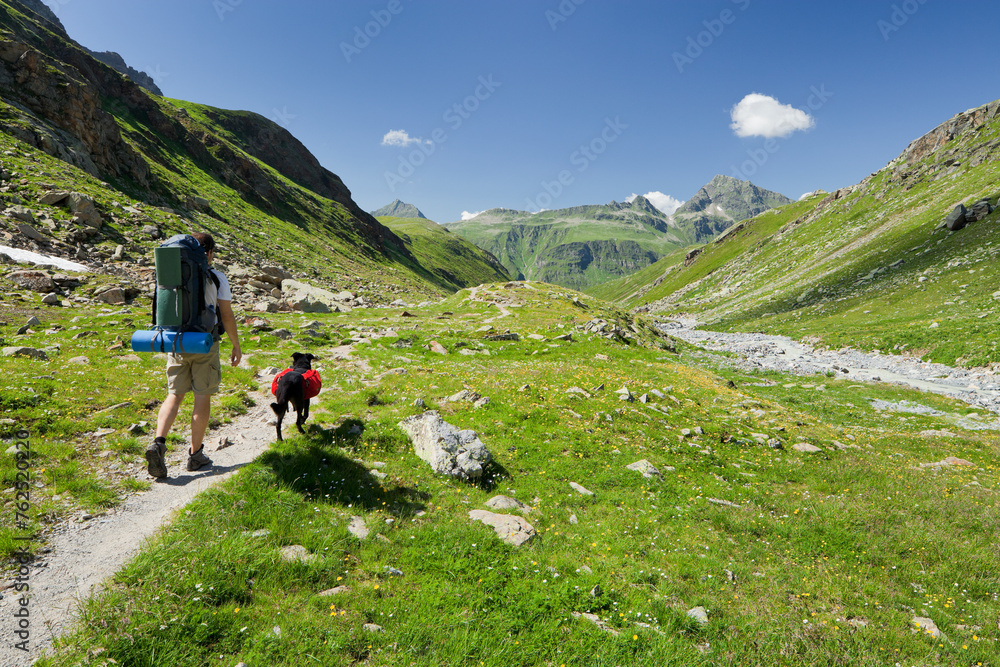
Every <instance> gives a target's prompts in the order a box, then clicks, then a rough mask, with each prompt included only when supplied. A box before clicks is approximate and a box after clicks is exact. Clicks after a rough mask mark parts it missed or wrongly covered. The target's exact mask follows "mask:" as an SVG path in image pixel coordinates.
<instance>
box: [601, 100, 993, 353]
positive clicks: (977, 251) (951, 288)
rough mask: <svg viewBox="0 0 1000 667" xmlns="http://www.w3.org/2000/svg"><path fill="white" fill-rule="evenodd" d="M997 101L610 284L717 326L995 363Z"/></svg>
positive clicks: (631, 299) (625, 295) (612, 290)
mask: <svg viewBox="0 0 1000 667" xmlns="http://www.w3.org/2000/svg"><path fill="white" fill-rule="evenodd" d="M998 112H1000V101H996V102H991V103H989V104H986V105H984V106H981V107H979V108H976V109H971V110H969V111H965V112H962V113H959V114H957V115H956V116H954V117H953V118H951V119H949V120H947V121H945V122H944V123H942V124H941V125H939V126H938V127H936V128H934V129H933V130H931V131H930V132H928V133H927V134H925V135H923V136H922V137H920V138H918V139H916V140H914V141H913V142H912V143H910V145H909V146H908V147H907V148H906V149H905V150H904V151H903V152H902V153H901V154H900V155H899V157H897V158H896V159H895V160H893V161H891V162H890V163H889V164H888V165H886V166H885V167H884V168H882V169H879V170H878V171H876V172H875V173H873V174H871V175H870V176H869V177H868V178H866V179H864V180H863V181H862V182H860V183H858V184H857V185H854V186H850V187H845V188H841V189H839V190H836V191H834V192H831V193H829V194H817V195H814V196H812V197H809V198H807V199H805V200H803V201H800V202H796V203H793V204H789V205H787V206H785V207H783V208H781V209H779V210H776V211H769V212H766V213H763V214H761V215H758V216H756V217H755V218H753V219H751V220H747V221H745V222H743V223H740V224H739V225H736V226H735V227H733V228H731V229H730V230H729V231H728V233H726V234H725V235H724V236H723V237H721V238H719V239H717V240H716V241H715V242H714V243H711V244H709V245H708V246H705V248H704V251H703V252H700V254H698V253H697V252H692V253H689V254H688V255H687V256H686V257H685V258H676V259H673V260H671V261H664V262H663V263H661V264H658V265H656V266H653V267H649V268H648V269H646V270H645V272H643V273H642V274H640V275H637V276H634V277H633V278H630V279H627V280H623V281H620V282H619V283H618V284H617V285H609V286H607V288H606V289H605V291H604V292H602V295H603V296H605V297H613V298H620V299H623V300H625V301H626V302H628V303H630V304H631V305H633V306H641V307H643V308H648V309H650V310H653V311H657V312H661V313H665V314H669V313H693V314H695V315H696V316H697V317H698V318H699V319H701V320H703V321H705V322H710V323H712V324H713V326H714V327H729V328H734V329H745V328H748V327H749V328H752V329H754V330H762V329H763V330H768V331H772V332H776V333H785V334H788V335H791V336H795V337H800V338H801V337H804V336H810V337H813V338H814V339H815V340H818V341H822V342H823V343H824V344H827V345H831V346H840V345H854V346H857V347H861V348H865V349H879V350H882V351H891V352H894V353H907V354H915V355H916V356H919V357H922V358H924V359H930V360H933V361H941V362H945V363H955V362H958V363H964V364H966V365H970V364H971V365H985V364H994V363H998V362H1000V350H998V343H997V341H996V336H995V330H996V327H995V323H996V318H997V306H998V299H1000V291H998V285H1000V263H998V262H997V258H998V257H1000V236H998V227H997V219H998V215H1000V214H998V213H995V212H994V207H996V206H997V198H998V195H1000V186H998V184H997V182H998V176H1000V169H998V167H997V160H998V158H1000V117H998Z"/></svg>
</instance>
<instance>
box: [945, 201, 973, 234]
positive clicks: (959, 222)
mask: <svg viewBox="0 0 1000 667" xmlns="http://www.w3.org/2000/svg"><path fill="white" fill-rule="evenodd" d="M966 212H967V211H966V209H965V204H959V205H958V206H956V207H955V208H954V209H952V211H951V213H949V214H948V217H947V218H945V219H944V223H943V224H944V226H945V228H946V229H948V230H950V231H953V232H957V231H958V230H960V229H962V228H963V227H965V225H966V223H967V222H968V221H967V220H966V219H965V214H966Z"/></svg>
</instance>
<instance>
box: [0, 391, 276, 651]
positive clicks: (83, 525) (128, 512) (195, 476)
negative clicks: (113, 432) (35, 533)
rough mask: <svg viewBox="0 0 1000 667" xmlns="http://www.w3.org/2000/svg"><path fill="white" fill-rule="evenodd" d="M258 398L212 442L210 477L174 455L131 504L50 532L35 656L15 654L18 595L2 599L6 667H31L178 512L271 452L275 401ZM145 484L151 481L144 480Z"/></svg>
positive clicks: (34, 583) (36, 614)
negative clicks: (224, 442)
mask: <svg viewBox="0 0 1000 667" xmlns="http://www.w3.org/2000/svg"><path fill="white" fill-rule="evenodd" d="M253 398H254V400H255V401H256V403H257V405H256V406H255V407H253V408H251V410H250V411H249V412H248V413H247V414H245V415H241V416H240V417H238V418H237V419H234V420H233V422H232V423H231V424H228V425H226V426H223V427H222V428H219V429H216V430H214V431H211V432H210V433H209V434H208V436H207V437H206V439H205V451H206V452H207V453H208V455H209V457H210V458H211V459H212V460H213V461H214V465H213V466H212V468H211V469H210V470H209V471H206V472H187V471H186V470H185V463H186V460H187V459H186V456H185V453H184V452H183V451H172V452H168V454H167V471H168V474H169V477H167V478H166V479H165V480H163V481H153V483H152V488H151V489H150V490H149V491H146V492H143V493H138V494H135V495H133V496H131V497H129V498H128V499H127V500H126V501H125V502H123V503H122V504H121V505H119V506H117V507H115V508H113V509H111V510H109V511H108V512H107V513H106V514H104V515H103V516H101V515H98V516H95V517H94V518H92V519H90V520H87V521H79V518H78V515H77V516H74V517H72V518H71V519H69V520H66V521H63V522H61V523H60V524H57V525H56V527H55V528H53V529H52V530H51V531H50V532H49V533H48V535H47V543H46V545H45V546H46V547H48V548H50V549H51V551H50V552H49V553H46V554H42V555H41V557H40V558H39V559H37V560H36V561H35V562H34V563H33V564H32V565H31V572H30V575H29V576H30V586H31V591H30V592H31V597H30V604H29V606H28V610H29V612H30V624H31V625H30V633H31V637H30V641H29V647H30V649H31V650H30V652H29V653H27V654H25V653H24V652H23V651H20V650H18V649H15V648H13V645H14V643H15V642H16V641H21V640H20V639H16V638H15V637H14V635H13V631H14V629H15V628H14V623H13V617H12V614H13V612H14V611H15V609H16V608H17V606H18V605H17V598H18V597H19V595H17V594H16V593H15V592H14V590H13V589H8V590H7V591H4V593H3V595H4V599H3V600H0V619H2V620H0V638H2V640H0V665H3V666H4V667H7V666H8V665H9V666H11V667H14V666H21V665H30V664H31V663H32V662H33V660H34V659H35V658H36V657H38V656H39V655H40V654H41V652H42V651H43V650H45V649H46V648H48V647H49V646H50V645H51V643H52V639H53V637H56V636H58V635H61V634H63V633H64V632H66V631H67V630H69V629H70V626H71V625H72V624H73V622H74V621H75V620H76V617H77V610H78V605H79V603H80V601H82V600H86V599H87V598H89V597H90V596H91V595H92V594H93V593H95V592H97V591H99V590H100V589H101V586H102V583H103V582H104V580H105V579H107V578H108V577H110V576H111V575H113V574H114V573H115V572H117V571H118V570H119V569H120V568H121V567H122V565H124V564H125V562H126V561H127V560H128V559H129V558H131V557H132V556H133V555H135V554H136V552H138V551H139V549H140V547H142V545H143V543H144V542H145V541H146V539H147V538H149V537H151V536H152V535H153V534H154V533H156V531H157V529H159V528H160V526H162V525H163V524H164V523H165V522H167V521H169V519H170V518H171V516H172V515H173V513H174V512H176V511H177V510H178V509H180V508H181V507H183V506H184V505H186V504H187V503H189V502H190V501H191V500H192V499H193V498H194V497H195V495H197V494H198V493H200V492H202V491H204V490H205V489H207V488H209V487H211V486H214V485H215V484H218V483H219V482H221V481H222V480H224V479H226V478H227V477H229V476H230V475H232V474H233V473H234V472H236V471H237V470H239V469H240V468H241V467H243V466H244V465H246V464H247V463H249V462H250V461H252V460H253V459H254V458H256V457H257V456H258V455H259V454H260V453H261V452H263V451H264V450H266V449H267V448H268V447H269V446H270V444H271V442H273V441H274V439H275V430H274V426H273V425H272V424H268V423H267V418H268V415H273V413H272V412H271V409H270V401H269V400H268V398H269V397H268V396H267V395H265V394H263V393H260V392H257V393H254V394H253ZM189 400H190V399H189ZM220 437H221V438H226V437H228V438H229V439H230V440H231V441H232V442H233V444H232V445H231V446H228V447H226V448H225V449H217V448H218V445H219V439H220ZM143 478H144V479H150V478H148V477H146V476H145V475H143ZM167 566H168V567H169V565H167Z"/></svg>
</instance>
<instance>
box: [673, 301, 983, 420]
mask: <svg viewBox="0 0 1000 667" xmlns="http://www.w3.org/2000/svg"><path fill="white" fill-rule="evenodd" d="M695 325H696V323H695V322H693V321H690V320H685V321H673V322H668V323H666V324H664V325H661V328H662V329H663V330H664V331H666V332H667V333H669V334H670V335H671V336H675V337H677V338H680V339H682V340H685V341H687V342H689V343H693V344H695V345H698V346H700V347H703V348H705V349H706V350H711V351H723V352H733V353H736V354H739V355H740V357H741V358H740V359H739V360H736V361H735V365H736V366H737V367H739V368H741V369H743V370H755V369H766V370H776V371H782V372H786V373H794V374H796V375H814V374H817V373H829V372H834V373H836V374H837V376H838V378H839V379H845V378H850V379H854V380H859V381H863V382H890V383H893V384H900V385H905V386H908V387H913V388H914V389H919V390H921V391H928V392H933V393H935V394H944V395H946V396H951V397H953V398H957V399H960V400H962V401H965V402H966V403H968V404H969V405H973V406H976V407H979V408H984V409H986V410H989V411H990V412H993V413H996V414H1000V378H998V377H997V375H996V374H995V373H993V372H991V371H988V370H985V369H974V370H966V369H964V368H954V367H951V366H945V365H944V364H935V363H930V362H926V361H921V360H920V359H917V358H914V357H904V356H896V355H886V354H875V353H872V352H859V351H858V350H854V349H851V348H844V349H841V350H823V349H816V348H813V347H812V346H810V345H807V344H805V343H800V342H798V341H795V340H792V339H791V338H788V337H787V336H771V335H767V334H756V333H722V332H718V331H705V330H702V329H696V328H694V327H695ZM990 426H993V427H997V426H1000V424H993V425H990ZM980 428H982V426H980Z"/></svg>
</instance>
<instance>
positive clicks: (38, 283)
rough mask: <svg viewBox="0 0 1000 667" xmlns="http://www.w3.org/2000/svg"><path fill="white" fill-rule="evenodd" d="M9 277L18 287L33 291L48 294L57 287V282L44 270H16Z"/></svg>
mask: <svg viewBox="0 0 1000 667" xmlns="http://www.w3.org/2000/svg"><path fill="white" fill-rule="evenodd" d="M7 278H8V280H10V281H12V282H13V283H14V284H15V285H17V286H18V287H23V288H24V289H30V290H31V291H32V292H42V293H45V294H48V293H49V292H54V291H55V289H56V284H55V282H54V281H53V280H52V278H51V277H50V276H49V274H47V273H45V272H43V271H14V272H13V273H10V274H8V275H7Z"/></svg>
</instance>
